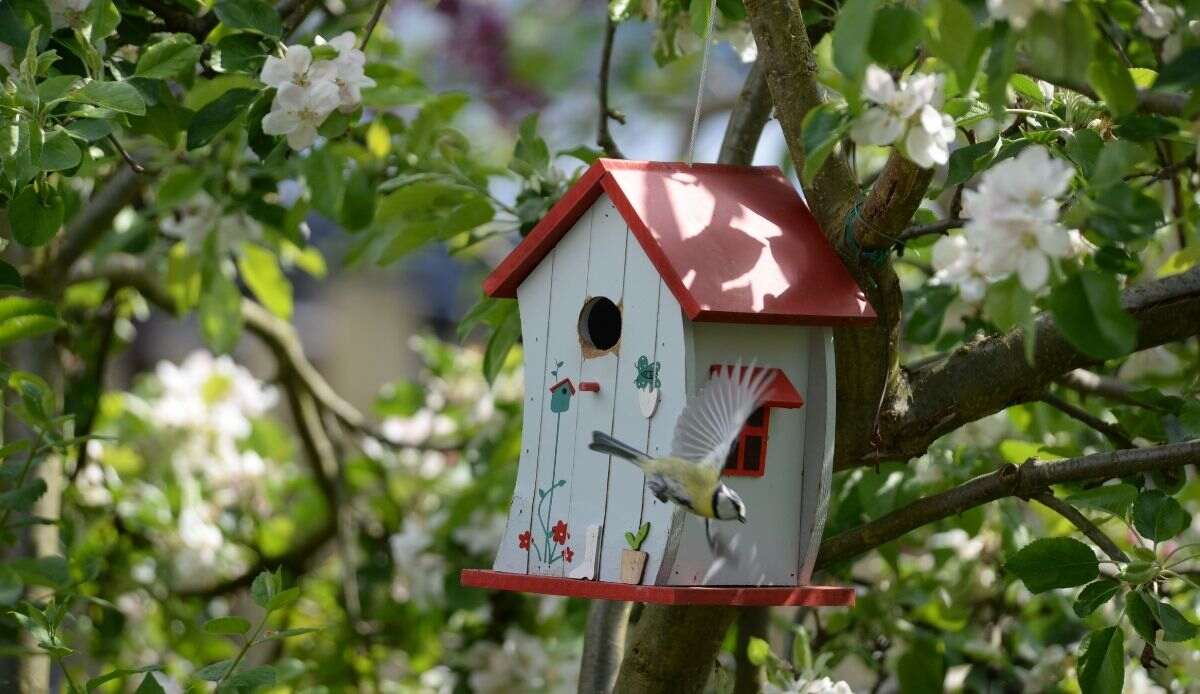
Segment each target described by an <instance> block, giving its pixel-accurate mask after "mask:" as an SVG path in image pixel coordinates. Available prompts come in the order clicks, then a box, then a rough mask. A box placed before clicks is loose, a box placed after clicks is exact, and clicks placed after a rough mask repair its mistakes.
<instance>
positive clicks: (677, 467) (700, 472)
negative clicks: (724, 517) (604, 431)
mask: <svg viewBox="0 0 1200 694" xmlns="http://www.w3.org/2000/svg"><path fill="white" fill-rule="evenodd" d="M643 469H644V470H645V471H646V474H649V475H662V476H663V477H668V478H670V479H673V480H675V481H676V482H678V483H679V485H680V486H682V487H683V488H684V489H685V490H686V491H687V495H688V499H689V500H690V501H691V503H692V509H691V510H692V512H693V513H695V514H696V515H698V516H704V517H705V518H715V517H716V515H715V514H716V509H714V508H713V504H712V499H713V492H715V491H716V490H717V485H719V484H720V483H721V472H720V470H717V469H714V468H712V467H709V466H706V465H698V464H696V463H693V462H691V461H690V460H682V459H680V458H655V459H653V460H648V461H646V463H645V465H643Z"/></svg>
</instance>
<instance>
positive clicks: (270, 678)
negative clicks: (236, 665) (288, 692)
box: [225, 665, 275, 692]
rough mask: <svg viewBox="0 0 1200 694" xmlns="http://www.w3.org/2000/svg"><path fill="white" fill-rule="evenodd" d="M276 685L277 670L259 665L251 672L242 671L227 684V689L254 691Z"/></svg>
mask: <svg viewBox="0 0 1200 694" xmlns="http://www.w3.org/2000/svg"><path fill="white" fill-rule="evenodd" d="M272 684H275V668H274V667H271V666H270V665H259V666H258V667H252V668H250V669H249V670H242V671H241V672H239V673H237V674H236V675H234V676H233V677H230V678H229V679H228V680H227V681H226V682H225V689H228V690H230V691H235V692H236V691H253V690H254V689H255V688H257V687H267V686H270V685H272Z"/></svg>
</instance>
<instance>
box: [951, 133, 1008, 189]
mask: <svg viewBox="0 0 1200 694" xmlns="http://www.w3.org/2000/svg"><path fill="white" fill-rule="evenodd" d="M999 151H1000V140H999V138H993V139H991V140H988V141H986V142H977V143H975V144H973V145H967V146H965V147H959V148H958V149H956V150H954V151H953V152H951V153H950V162H949V163H948V164H947V169H946V186H945V187H947V188H950V187H952V186H956V185H958V184H960V183H966V182H967V181H968V180H970V179H971V177H972V176H974V175H975V174H977V173H979V172H980V171H982V170H983V169H985V168H987V165H988V164H990V163H991V162H992V160H993V159H994V158H995V157H996V154H997V153H998V152H999Z"/></svg>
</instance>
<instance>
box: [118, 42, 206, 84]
mask: <svg viewBox="0 0 1200 694" xmlns="http://www.w3.org/2000/svg"><path fill="white" fill-rule="evenodd" d="M203 51H204V49H203V48H202V47H200V46H197V45H196V39H194V38H192V36H191V34H171V35H170V36H168V37H166V38H164V39H163V40H162V41H159V42H158V43H155V44H152V45H151V46H150V47H149V48H147V49H146V50H145V52H144V53H142V57H141V58H139V59H138V64H137V69H136V70H134V74H135V75H137V76H138V77H146V78H149V79H159V80H165V79H173V78H175V77H179V76H180V75H183V76H188V75H190V74H191V73H192V71H193V70H195V67H196V61H197V60H199V59H200V54H201V53H202V52H203Z"/></svg>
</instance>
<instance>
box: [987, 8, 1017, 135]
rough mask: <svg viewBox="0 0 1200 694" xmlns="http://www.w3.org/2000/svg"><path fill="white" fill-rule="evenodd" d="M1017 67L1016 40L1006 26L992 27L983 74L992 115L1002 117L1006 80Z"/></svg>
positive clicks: (1006, 92)
mask: <svg viewBox="0 0 1200 694" xmlns="http://www.w3.org/2000/svg"><path fill="white" fill-rule="evenodd" d="M1016 67H1017V38H1016V35H1014V34H1013V32H1012V31H1011V30H1010V29H1009V28H1008V25H1007V24H994V25H993V26H992V40H991V43H990V50H989V51H988V57H987V65H986V66H985V69H984V71H985V73H986V75H987V89H986V90H985V91H986V94H987V103H988V106H989V107H991V109H992V113H993V114H994V115H996V116H1002V115H1003V114H1004V109H1005V107H1006V106H1007V101H1008V80H1009V78H1010V77H1012V74H1013V71H1014V70H1016Z"/></svg>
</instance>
